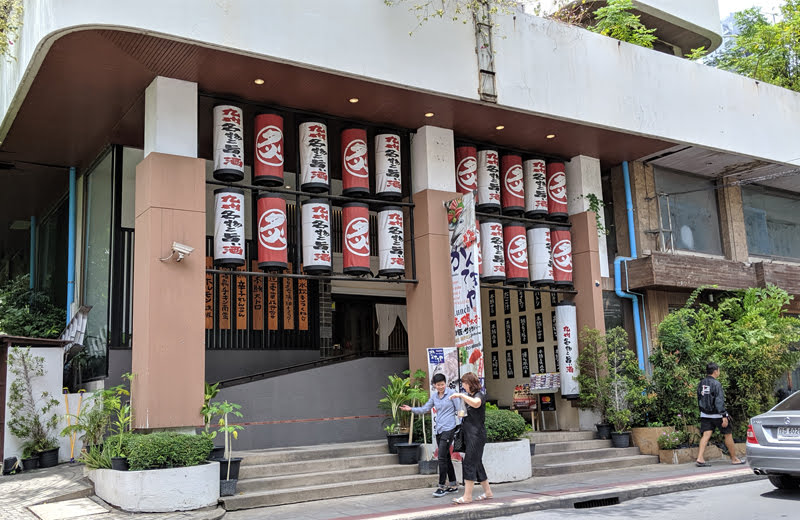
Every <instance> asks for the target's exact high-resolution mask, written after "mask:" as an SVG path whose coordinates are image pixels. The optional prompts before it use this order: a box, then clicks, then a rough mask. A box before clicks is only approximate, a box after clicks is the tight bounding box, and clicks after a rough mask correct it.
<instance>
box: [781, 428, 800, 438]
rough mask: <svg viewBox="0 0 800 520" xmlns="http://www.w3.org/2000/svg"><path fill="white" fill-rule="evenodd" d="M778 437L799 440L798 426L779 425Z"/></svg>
mask: <svg viewBox="0 0 800 520" xmlns="http://www.w3.org/2000/svg"><path fill="white" fill-rule="evenodd" d="M778 438H779V439H798V440H800V427H797V426H791V427H784V426H780V427H779V428H778Z"/></svg>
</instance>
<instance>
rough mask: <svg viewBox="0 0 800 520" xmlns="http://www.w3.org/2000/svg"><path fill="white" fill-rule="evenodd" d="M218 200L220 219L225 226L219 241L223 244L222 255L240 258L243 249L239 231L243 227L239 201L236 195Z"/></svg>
mask: <svg viewBox="0 0 800 520" xmlns="http://www.w3.org/2000/svg"><path fill="white" fill-rule="evenodd" d="M220 200H221V202H222V205H221V206H220V207H221V208H222V212H221V213H220V217H221V218H222V223H223V225H224V226H225V229H224V230H223V233H222V239H221V240H222V242H223V243H224V245H223V246H222V253H223V254H228V255H236V256H240V255H242V254H244V248H243V246H242V244H241V241H242V232H241V229H242V228H243V227H244V224H243V223H242V221H241V218H242V211H241V199H240V198H239V197H238V196H237V195H222V196H221V197H220Z"/></svg>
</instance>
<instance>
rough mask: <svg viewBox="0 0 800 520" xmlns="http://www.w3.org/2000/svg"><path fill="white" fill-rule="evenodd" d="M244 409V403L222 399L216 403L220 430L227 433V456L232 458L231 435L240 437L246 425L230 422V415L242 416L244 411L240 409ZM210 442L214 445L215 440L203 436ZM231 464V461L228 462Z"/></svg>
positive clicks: (235, 437) (236, 437)
mask: <svg viewBox="0 0 800 520" xmlns="http://www.w3.org/2000/svg"><path fill="white" fill-rule="evenodd" d="M241 409H242V405H239V404H235V403H229V402H228V401H222V402H221V403H216V410H215V414H216V415H219V416H220V418H219V423H218V424H219V431H220V432H222V433H223V434H224V435H225V458H226V459H228V460H230V458H231V447H232V444H233V443H232V441H231V437H233V438H234V439H238V438H239V432H240V431H242V430H244V426H240V425H238V424H231V423H229V422H228V415H233V416H235V417H242V412H240V411H239V410H241ZM203 437H204V438H205V439H207V440H208V442H210V443H211V445H212V447H213V444H214V443H213V442H212V441H211V439H210V438H209V437H208V436H205V435H204V436H203ZM228 466H230V463H228Z"/></svg>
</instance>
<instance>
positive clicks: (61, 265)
mask: <svg viewBox="0 0 800 520" xmlns="http://www.w3.org/2000/svg"><path fill="white" fill-rule="evenodd" d="M67 206H68V204H67V199H64V200H62V201H61V202H60V203H59V204H58V206H57V207H56V209H55V210H54V211H53V212H52V213H50V214H49V215H48V216H47V217H45V218H44V219H43V220H42V222H41V224H40V225H39V226H38V227H39V229H38V239H37V240H38V245H37V248H36V249H37V257H38V258H37V267H36V278H37V279H36V287H37V288H38V289H39V290H40V291H42V292H44V293H45V294H47V296H49V297H50V301H51V302H52V303H53V305H55V306H57V307H64V308H66V304H65V302H66V301H67V247H68V244H67V242H68V237H69V215H68V207H67Z"/></svg>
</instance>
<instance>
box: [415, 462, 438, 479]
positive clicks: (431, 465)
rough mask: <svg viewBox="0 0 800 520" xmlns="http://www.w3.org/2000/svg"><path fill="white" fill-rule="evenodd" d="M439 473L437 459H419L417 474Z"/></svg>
mask: <svg viewBox="0 0 800 520" xmlns="http://www.w3.org/2000/svg"><path fill="white" fill-rule="evenodd" d="M437 473H439V461H438V460H421V461H419V474H420V475H436V474H437Z"/></svg>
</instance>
